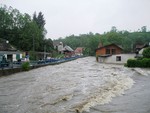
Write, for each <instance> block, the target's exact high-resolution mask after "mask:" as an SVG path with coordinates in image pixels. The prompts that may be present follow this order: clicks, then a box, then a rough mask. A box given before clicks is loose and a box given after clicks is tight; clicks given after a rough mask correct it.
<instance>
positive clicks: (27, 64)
mask: <svg viewBox="0 0 150 113" xmlns="http://www.w3.org/2000/svg"><path fill="white" fill-rule="evenodd" d="M21 67H22V70H23V71H29V69H30V63H29V62H24V63H22V65H21Z"/></svg>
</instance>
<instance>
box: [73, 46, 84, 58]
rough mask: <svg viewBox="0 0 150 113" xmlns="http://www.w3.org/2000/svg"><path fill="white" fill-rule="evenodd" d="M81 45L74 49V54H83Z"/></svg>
mask: <svg viewBox="0 0 150 113" xmlns="http://www.w3.org/2000/svg"><path fill="white" fill-rule="evenodd" d="M83 49H84V48H83V47H77V48H76V49H75V51H74V52H75V55H78V56H82V55H83Z"/></svg>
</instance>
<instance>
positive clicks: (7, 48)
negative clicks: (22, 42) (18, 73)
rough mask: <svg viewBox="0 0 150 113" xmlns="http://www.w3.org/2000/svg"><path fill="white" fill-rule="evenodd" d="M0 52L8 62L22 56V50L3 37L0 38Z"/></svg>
mask: <svg viewBox="0 0 150 113" xmlns="http://www.w3.org/2000/svg"><path fill="white" fill-rule="evenodd" d="M0 54H1V55H4V56H5V57H6V59H7V60H8V61H10V62H13V61H17V60H18V59H20V58H22V52H20V51H18V50H17V49H16V48H15V47H13V46H12V45H11V44H10V43H9V42H8V41H7V40H5V39H0Z"/></svg>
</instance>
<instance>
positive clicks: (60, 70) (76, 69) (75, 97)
mask: <svg viewBox="0 0 150 113" xmlns="http://www.w3.org/2000/svg"><path fill="white" fill-rule="evenodd" d="M134 73H135V71H134V70H132V69H128V68H125V67H124V66H123V65H112V64H100V63H97V62H96V61H95V58H94V57H86V58H80V59H77V60H74V61H70V62H67V63H62V64H59V65H54V66H46V67H41V68H38V69H34V70H31V71H28V72H21V73H17V74H14V75H11V76H6V77H1V78H0V113H77V112H79V113H82V112H92V111H91V109H90V108H92V107H95V106H98V105H104V104H106V103H109V102H111V101H112V99H113V97H118V96H120V95H122V94H124V93H125V92H126V90H128V89H130V88H131V87H132V86H133V84H134V83H135V82H134V81H133V79H132V76H133V74H134ZM93 112H94V111H93Z"/></svg>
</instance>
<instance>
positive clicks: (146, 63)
mask: <svg viewBox="0 0 150 113" xmlns="http://www.w3.org/2000/svg"><path fill="white" fill-rule="evenodd" d="M127 66H128V67H150V59H149V58H143V59H141V60H136V59H129V60H128V61H127Z"/></svg>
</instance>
